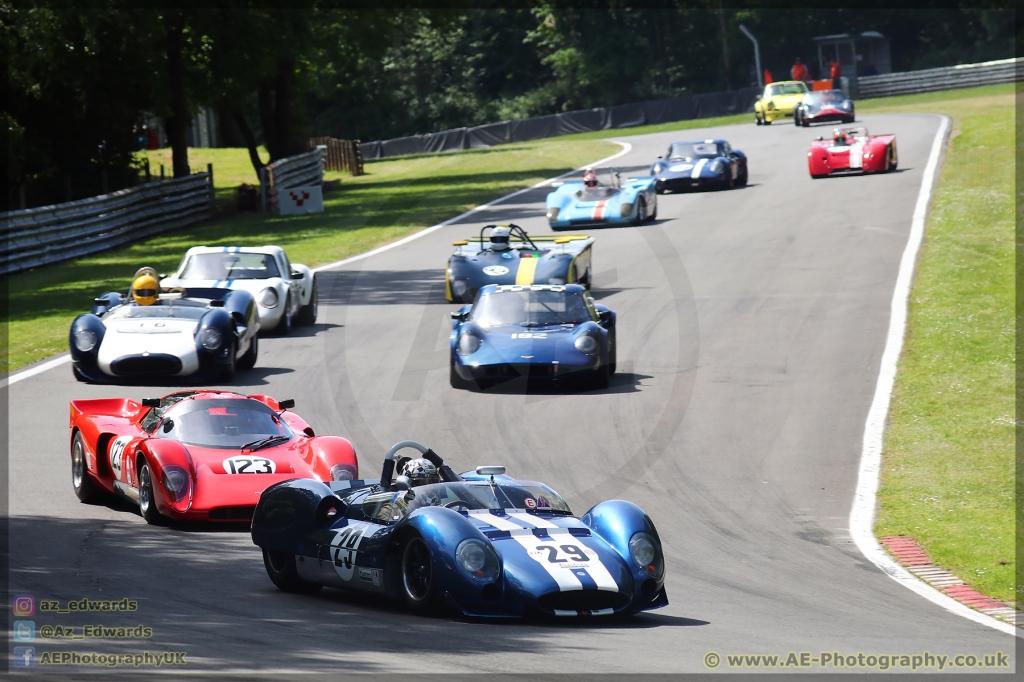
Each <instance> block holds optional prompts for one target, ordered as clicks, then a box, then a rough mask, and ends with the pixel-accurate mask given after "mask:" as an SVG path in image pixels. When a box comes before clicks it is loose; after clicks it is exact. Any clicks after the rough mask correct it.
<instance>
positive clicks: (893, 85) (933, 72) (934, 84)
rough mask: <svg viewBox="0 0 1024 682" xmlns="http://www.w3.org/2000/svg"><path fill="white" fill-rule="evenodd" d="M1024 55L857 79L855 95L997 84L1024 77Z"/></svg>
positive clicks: (871, 95) (881, 95)
mask: <svg viewBox="0 0 1024 682" xmlns="http://www.w3.org/2000/svg"><path fill="white" fill-rule="evenodd" d="M1022 74H1024V58H1019V57H1018V58H1016V59H1000V60H998V61H994V62H982V63H980V64H960V65H959V66H946V67H942V68H939V69H924V70H922V71H905V72H903V73H887V74H884V75H882V76H864V77H862V78H858V79H857V87H856V90H855V92H854V97H855V98H859V99H870V98H873V97H890V96H892V95H911V94H916V93H919V92H936V91H938V90H955V89H957V88H969V87H973V86H976V85H998V84H1000V83H1014V82H1016V81H1020V80H1024V78H1022Z"/></svg>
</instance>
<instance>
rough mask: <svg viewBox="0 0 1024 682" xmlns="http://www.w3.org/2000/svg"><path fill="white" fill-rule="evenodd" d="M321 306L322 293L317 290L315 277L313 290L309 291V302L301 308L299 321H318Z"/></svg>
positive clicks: (307, 323)
mask: <svg viewBox="0 0 1024 682" xmlns="http://www.w3.org/2000/svg"><path fill="white" fill-rule="evenodd" d="M319 307H320V294H319V293H318V292H317V286H316V277H314V278H313V291H311V292H310V293H309V303H307V304H306V305H304V306H302V307H301V308H299V319H298V323H299V324H302V325H307V326H308V325H311V324H315V323H316V314H317V312H318V310H319Z"/></svg>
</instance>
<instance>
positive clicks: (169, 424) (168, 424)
mask: <svg viewBox="0 0 1024 682" xmlns="http://www.w3.org/2000/svg"><path fill="white" fill-rule="evenodd" d="M160 428H161V429H163V431H164V433H167V432H169V431H170V430H171V429H173V428H174V420H173V419H165V420H164V423H163V425H162V426H161V427H160Z"/></svg>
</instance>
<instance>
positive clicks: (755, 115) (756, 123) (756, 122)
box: [754, 114, 764, 125]
mask: <svg viewBox="0 0 1024 682" xmlns="http://www.w3.org/2000/svg"><path fill="white" fill-rule="evenodd" d="M754 125H764V122H763V121H762V120H761V117H760V116H758V115H757V114H754Z"/></svg>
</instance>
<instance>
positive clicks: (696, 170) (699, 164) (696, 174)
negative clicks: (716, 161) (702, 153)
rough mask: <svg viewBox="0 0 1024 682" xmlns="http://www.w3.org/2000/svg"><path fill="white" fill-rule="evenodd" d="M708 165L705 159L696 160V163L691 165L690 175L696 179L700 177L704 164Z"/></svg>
mask: <svg viewBox="0 0 1024 682" xmlns="http://www.w3.org/2000/svg"><path fill="white" fill-rule="evenodd" d="M706 165H708V160H707V159H701V160H700V161H698V162H697V165H696V166H694V167H693V172H692V173H690V177H691V178H693V179H694V180H696V179H697V178H699V177H700V172H701V171H702V170H704V166H706Z"/></svg>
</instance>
